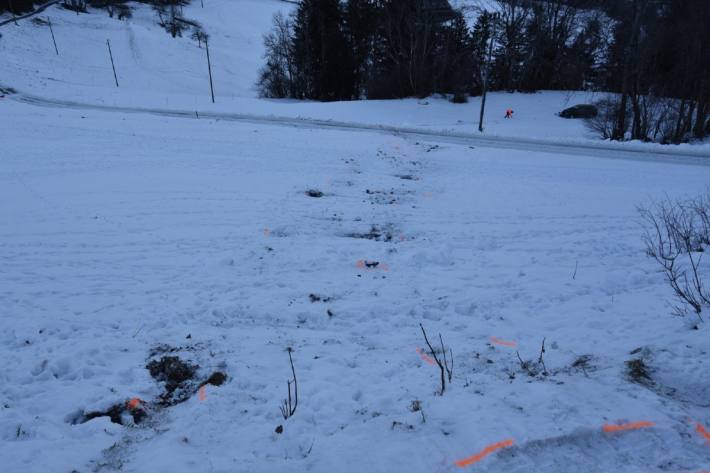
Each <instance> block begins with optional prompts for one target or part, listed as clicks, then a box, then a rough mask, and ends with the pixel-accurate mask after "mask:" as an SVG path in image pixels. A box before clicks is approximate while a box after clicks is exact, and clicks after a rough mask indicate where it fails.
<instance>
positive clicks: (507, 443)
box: [456, 440, 513, 468]
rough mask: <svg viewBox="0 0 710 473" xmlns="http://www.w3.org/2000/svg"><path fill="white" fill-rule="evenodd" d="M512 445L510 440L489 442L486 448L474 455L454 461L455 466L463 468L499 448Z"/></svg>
mask: <svg viewBox="0 0 710 473" xmlns="http://www.w3.org/2000/svg"><path fill="white" fill-rule="evenodd" d="M512 445H513V441H512V440H503V441H502V442H498V443H494V444H491V445H489V446H487V447H486V448H484V449H483V450H481V451H480V452H478V453H476V454H475V455H471V456H470V457H468V458H464V459H463V460H458V461H457V462H456V466H458V467H461V468H464V467H467V466H469V465H473V464H474V463H478V462H480V461H481V460H483V459H484V458H486V457H487V456H488V455H490V454H491V453H494V452H496V451H498V450H501V449H503V448H508V447H511V446H512Z"/></svg>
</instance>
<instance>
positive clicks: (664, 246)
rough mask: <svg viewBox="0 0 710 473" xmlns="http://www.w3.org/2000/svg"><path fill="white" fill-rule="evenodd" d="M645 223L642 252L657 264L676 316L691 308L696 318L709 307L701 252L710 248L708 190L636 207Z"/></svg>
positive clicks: (708, 272)
mask: <svg viewBox="0 0 710 473" xmlns="http://www.w3.org/2000/svg"><path fill="white" fill-rule="evenodd" d="M639 212H640V214H641V217H642V218H643V220H644V221H645V222H646V224H647V230H646V235H645V243H646V253H647V254H648V255H649V256H651V257H652V258H654V259H655V260H656V261H657V262H658V264H659V265H660V266H661V268H662V270H663V272H664V274H665V276H666V280H667V281H668V283H669V284H670V286H671V288H672V289H673V292H674V294H675V296H676V298H677V299H678V301H679V303H680V305H678V306H677V307H676V308H675V312H676V314H678V315H684V314H686V313H687V312H688V309H691V310H692V311H693V312H694V313H695V314H696V315H697V317H698V319H700V321H702V320H703V318H702V312H703V310H704V309H708V308H710V290H709V289H708V288H707V287H706V286H705V281H707V280H708V278H710V267H708V266H707V265H703V255H704V253H705V251H706V250H707V249H708V248H710V192H708V193H706V194H704V195H701V196H700V197H697V198H695V199H686V200H668V201H664V202H661V203H657V204H655V205H653V206H652V207H650V208H645V207H642V208H639Z"/></svg>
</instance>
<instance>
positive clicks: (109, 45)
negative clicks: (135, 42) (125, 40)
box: [106, 40, 118, 87]
mask: <svg viewBox="0 0 710 473" xmlns="http://www.w3.org/2000/svg"><path fill="white" fill-rule="evenodd" d="M106 46H108V55H109V57H110V58H111V67H112V68H113V78H114V80H115V81H116V87H118V76H117V75H116V65H115V64H114V63H113V53H112V52H111V43H110V42H109V40H106Z"/></svg>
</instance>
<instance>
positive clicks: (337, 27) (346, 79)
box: [293, 0, 355, 101]
mask: <svg viewBox="0 0 710 473" xmlns="http://www.w3.org/2000/svg"><path fill="white" fill-rule="evenodd" d="M343 24H344V21H343V9H342V7H341V5H340V1H339V0H303V1H302V2H301V3H300V4H299V7H298V10H297V12H296V18H295V24H294V38H293V47H294V63H295V68H296V69H297V71H298V75H299V80H298V81H297V83H298V89H299V90H300V92H301V95H302V97H303V98H310V99H315V100H322V101H332V100H343V99H345V100H349V99H352V98H353V96H354V95H355V92H354V83H355V79H354V73H353V59H352V53H351V48H350V45H349V44H348V40H347V38H346V36H345V33H344V31H343Z"/></svg>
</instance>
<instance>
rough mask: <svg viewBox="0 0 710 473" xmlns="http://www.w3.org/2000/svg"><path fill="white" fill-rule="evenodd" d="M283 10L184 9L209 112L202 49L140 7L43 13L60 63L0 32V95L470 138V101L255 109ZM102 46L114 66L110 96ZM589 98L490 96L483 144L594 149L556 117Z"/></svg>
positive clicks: (260, 3) (251, 2)
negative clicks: (271, 36) (127, 14)
mask: <svg viewBox="0 0 710 473" xmlns="http://www.w3.org/2000/svg"><path fill="white" fill-rule="evenodd" d="M484 3H485V2H484ZM483 6H485V5H483ZM292 8H293V5H292V4H291V3H287V2H283V1H279V0H211V1H210V2H207V3H206V5H205V8H204V9H203V8H201V7H200V3H199V2H193V4H192V5H190V6H188V7H185V10H184V16H185V17H186V18H189V19H192V20H196V21H198V22H199V23H200V24H202V25H203V27H204V29H205V30H206V31H207V32H208V33H209V34H210V36H211V42H210V54H211V59H212V64H213V72H214V87H215V94H216V101H217V103H216V104H212V103H211V100H210V89H209V79H208V74H207V61H206V54H205V50H204V48H200V47H199V46H198V44H197V43H196V42H195V41H194V40H192V39H190V38H189V34H186V36H185V37H184V38H175V39H174V38H172V37H171V36H170V35H169V34H167V33H166V32H165V31H163V30H162V29H160V28H159V27H158V26H157V25H156V15H155V13H154V12H153V11H152V10H151V9H150V8H148V7H146V6H138V7H136V9H135V11H134V18H133V19H131V20H130V21H118V20H116V19H111V18H109V17H108V15H106V14H105V12H102V11H93V13H91V14H90V15H78V16H77V15H75V14H73V13H72V12H69V11H66V10H62V9H60V8H57V7H51V8H49V9H48V10H47V11H46V12H45V13H43V14H42V18H46V17H50V18H51V19H52V23H53V26H54V31H55V35H56V38H57V43H58V47H59V51H60V55H59V56H57V55H55V54H54V47H53V45H52V42H51V36H50V33H49V30H48V28H47V26H46V25H35V24H33V23H32V22H31V21H27V20H25V21H22V22H20V26H14V25H7V26H5V27H3V28H1V29H2V34H3V36H2V38H0V87H2V86H5V87H12V88H14V89H16V90H17V91H18V92H19V93H25V94H31V95H33V96H38V97H42V98H45V99H50V100H51V99H58V98H60V99H63V100H70V101H75V102H80V103H89V104H102V105H109V106H138V107H153V108H155V107H160V108H169V109H175V110H181V111H185V110H187V111H198V112H209V111H221V112H230V113H248V114H255V115H263V116H278V117H291V118H294V117H308V118H316V119H332V120H337V121H343V122H352V123H359V124H368V125H373V124H381V125H388V126H397V127H416V128H421V129H426V130H436V131H444V132H467V133H477V127H478V115H479V109H480V99H479V98H472V99H471V101H470V102H469V103H468V104H464V105H454V104H451V103H449V102H448V101H446V100H444V99H439V98H430V99H427V100H415V99H406V100H384V101H366V102H348V103H312V102H294V101H288V100H259V99H257V92H256V90H255V87H254V84H255V82H256V78H257V76H258V69H259V67H260V66H261V64H262V63H263V59H262V55H263V45H262V35H263V33H264V32H266V31H268V29H269V28H270V26H271V17H272V15H273V14H274V13H276V12H279V11H280V12H284V13H288V12H289V11H291V10H292ZM107 39H108V40H110V41H111V48H112V51H113V56H114V59H115V62H116V68H117V73H118V79H119V85H120V87H118V88H117V87H116V86H115V83H114V78H113V72H112V70H111V63H110V60H109V56H108V50H107V47H106V40H107ZM598 98H599V97H598V96H595V95H594V94H587V93H577V94H572V93H566V92H541V93H537V94H509V93H494V94H490V95H489V97H488V104H487V110H488V114H487V118H486V135H487V136H500V137H526V138H543V139H547V140H557V141H565V142H589V141H590V140H593V141H597V139H596V137H594V136H592V135H590V134H589V132H588V131H587V130H586V129H585V127H584V125H583V123H582V122H581V121H579V120H565V119H562V118H559V117H558V116H557V115H556V114H557V113H558V112H559V111H560V110H562V109H564V108H566V107H568V106H570V105H574V104H576V103H588V102H590V101H593V100H595V99H598ZM508 108H513V109H514V111H515V119H514V120H505V119H504V118H503V117H504V114H505V110H506V109H508ZM639 145H642V144H636V146H639ZM683 147H687V146H686V145H684V146H683ZM695 147H697V146H695ZM647 148H648V149H649V150H650V149H652V148H653V146H652V145H650V146H648V147H647Z"/></svg>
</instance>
